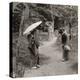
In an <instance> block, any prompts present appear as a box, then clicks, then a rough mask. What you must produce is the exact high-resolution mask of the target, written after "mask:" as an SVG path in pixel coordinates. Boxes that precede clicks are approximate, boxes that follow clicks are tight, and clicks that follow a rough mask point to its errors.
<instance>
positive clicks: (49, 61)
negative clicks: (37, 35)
mask: <svg viewBox="0 0 80 80" xmlns="http://www.w3.org/2000/svg"><path fill="white" fill-rule="evenodd" d="M56 40H57V38H56V37H54V38H53V40H52V41H44V42H43V45H41V46H40V48H39V54H40V68H38V69H28V68H26V69H25V72H24V77H37V76H53V75H69V74H76V73H77V71H76V70H74V69H73V68H72V66H73V64H74V63H71V62H70V60H69V61H66V62H62V48H61V46H59V45H57V43H56Z"/></svg>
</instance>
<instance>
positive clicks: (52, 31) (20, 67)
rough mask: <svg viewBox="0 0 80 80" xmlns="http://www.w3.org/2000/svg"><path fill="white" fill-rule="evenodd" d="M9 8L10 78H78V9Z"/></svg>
mask: <svg viewBox="0 0 80 80" xmlns="http://www.w3.org/2000/svg"><path fill="white" fill-rule="evenodd" d="M9 5H10V6H9V7H10V14H9V15H10V67H9V68H10V77H13V78H18V77H40V76H41V77H42V76H55V75H72V74H78V6H74V5H55V4H41V3H23V2H11V3H10V4H9Z"/></svg>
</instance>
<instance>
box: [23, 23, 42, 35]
mask: <svg viewBox="0 0 80 80" xmlns="http://www.w3.org/2000/svg"><path fill="white" fill-rule="evenodd" d="M41 23H42V21H38V22H36V23H33V24H32V25H30V26H29V27H28V28H27V29H26V30H25V31H24V32H23V35H25V34H28V33H29V32H30V31H32V30H33V29H35V28H36V27H38V26H39V25H40V24H41Z"/></svg>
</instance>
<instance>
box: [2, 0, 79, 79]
mask: <svg viewBox="0 0 80 80" xmlns="http://www.w3.org/2000/svg"><path fill="white" fill-rule="evenodd" d="M12 1H13V2H14V1H16V2H29V3H30V2H31V3H48V4H49V3H50V4H61V5H62V4H63V5H69V4H70V5H78V6H79V2H80V0H0V80H12V79H11V78H9V77H8V74H9V3H10V2H12ZM79 10H80V6H79ZM78 20H79V22H78V24H79V25H78V34H80V32H79V30H80V28H79V26H80V11H79V13H78ZM78 40H80V35H79V36H78ZM78 44H80V42H78ZM79 52H80V47H79V48H78V53H79ZM78 57H80V54H79V56H78ZM78 59H79V61H80V58H78ZM79 67H80V64H79ZM79 72H80V70H79ZM79 78H80V75H66V76H63V75H62V76H51V77H38V78H37V77H35V78H24V79H23V78H20V79H22V80H26V79H28V80H37V79H39V80H53V79H54V80H79ZM20 79H19V78H18V79H17V80H20Z"/></svg>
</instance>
